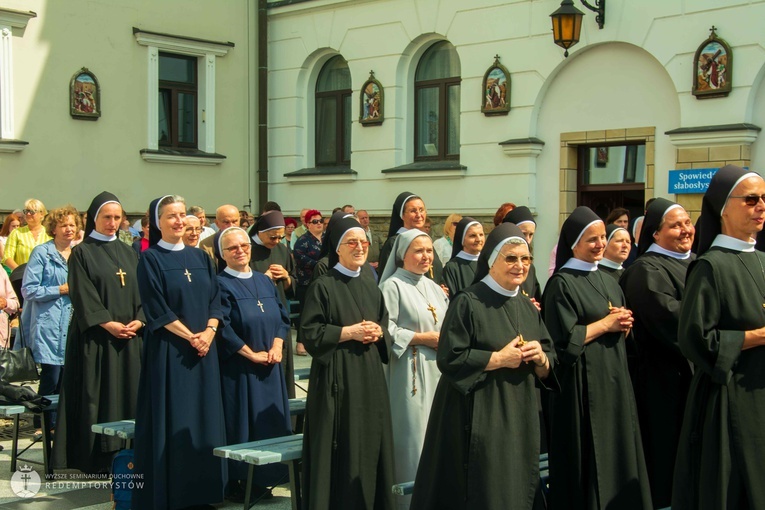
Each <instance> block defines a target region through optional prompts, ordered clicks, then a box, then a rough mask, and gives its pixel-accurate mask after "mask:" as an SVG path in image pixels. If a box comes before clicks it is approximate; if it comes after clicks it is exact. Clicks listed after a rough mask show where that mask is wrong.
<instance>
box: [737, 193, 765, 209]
mask: <svg viewBox="0 0 765 510" xmlns="http://www.w3.org/2000/svg"><path fill="white" fill-rule="evenodd" d="M728 198H743V199H744V203H745V204H746V205H748V206H749V207H754V206H755V205H757V204H759V203H760V200H762V201H763V203H765V195H744V196H731V197H728Z"/></svg>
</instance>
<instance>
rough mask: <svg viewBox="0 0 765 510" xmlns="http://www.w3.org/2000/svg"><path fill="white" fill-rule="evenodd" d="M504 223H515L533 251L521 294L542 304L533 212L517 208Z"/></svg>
mask: <svg viewBox="0 0 765 510" xmlns="http://www.w3.org/2000/svg"><path fill="white" fill-rule="evenodd" d="M502 223H513V224H515V225H516V226H517V227H518V228H519V229H521V232H523V237H524V239H526V242H527V243H528V244H529V250H532V263H531V266H529V275H528V276H527V277H526V281H525V282H523V284H522V285H521V292H523V293H524V294H525V295H527V296H528V297H530V298H532V299H533V300H534V303H537V304H541V303H542V286H541V285H539V279H538V278H537V269H536V267H534V263H533V260H534V257H533V248H532V246H531V242H532V239H533V238H534V234H535V233H536V230H537V222H536V221H534V216H533V215H532V214H531V210H530V209H529V208H528V207H526V206H525V205H521V206H519V207H516V208H515V209H513V210H511V211H508V213H507V214H506V215H505V218H504V219H503V220H502Z"/></svg>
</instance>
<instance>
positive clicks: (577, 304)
mask: <svg viewBox="0 0 765 510" xmlns="http://www.w3.org/2000/svg"><path fill="white" fill-rule="evenodd" d="M605 241H606V226H605V224H604V223H603V220H601V219H600V218H599V217H598V216H597V215H596V214H595V213H594V212H592V211H591V210H590V209H589V208H587V207H577V208H576V209H574V212H573V213H571V215H570V216H569V217H568V218H567V219H566V221H565V222H564V223H563V227H562V229H561V233H560V239H559V241H558V250H557V255H556V272H555V274H553V276H552V277H551V278H550V280H549V281H548V282H547V286H546V288H545V292H544V296H543V301H544V304H543V305H542V313H543V315H544V319H545V324H546V325H547V329H548V330H549V331H550V335H551V336H552V339H553V341H554V342H555V350H556V352H557V355H558V362H559V363H560V366H559V369H558V371H557V374H558V378H559V380H560V383H561V393H560V394H551V395H550V411H551V413H550V414H551V416H550V423H551V431H550V437H551V442H550V507H551V508H552V509H554V510H558V509H582V510H587V509H600V508H619V509H620V510H622V509H624V510H630V509H641V510H649V509H651V508H653V505H652V504H651V493H650V488H649V484H648V475H647V473H646V467H645V459H644V457H643V446H642V443H641V440H640V427H639V425H638V419H637V411H636V408H635V396H634V393H633V391H632V383H631V382H630V377H629V371H628V368H627V352H626V349H625V345H624V337H625V333H627V332H629V330H630V328H631V327H632V314H631V312H630V311H629V310H627V309H626V308H625V307H624V305H625V303H624V295H623V294H622V289H621V288H620V287H619V284H618V283H617V282H616V280H614V279H613V278H611V277H609V276H607V275H603V274H602V273H601V272H599V271H598V270H597V269H598V264H597V263H598V261H599V260H600V259H601V258H602V257H603V250H604V248H605Z"/></svg>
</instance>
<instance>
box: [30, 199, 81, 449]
mask: <svg viewBox="0 0 765 510" xmlns="http://www.w3.org/2000/svg"><path fill="white" fill-rule="evenodd" d="M44 224H45V231H46V233H47V234H48V235H49V236H51V237H53V240H51V241H48V242H46V243H44V244H41V245H40V246H37V247H36V248H35V249H34V250H33V251H32V255H31V256H30V258H29V262H28V263H27V268H26V270H25V271H24V280H23V284H22V287H21V293H22V295H23V296H24V309H23V311H22V313H21V328H22V333H23V338H24V344H25V345H26V346H28V347H29V348H30V349H32V354H33V356H34V359H35V361H36V362H37V363H39V364H40V366H41V371H40V389H39V393H40V394H41V395H57V394H58V392H59V390H60V388H61V378H62V376H63V373H64V352H65V350H66V336H67V330H68V329H69V319H70V317H71V315H72V301H71V300H70V299H69V285H68V284H67V277H68V274H69V270H68V268H67V262H68V261H69V254H70V253H71V252H72V248H71V244H72V241H73V240H74V238H75V236H76V235H77V232H79V231H80V229H81V228H82V222H81V220H80V215H79V214H78V213H77V211H76V210H75V209H74V208H73V207H71V206H67V207H61V208H59V209H55V210H53V211H51V212H50V214H48V216H47V217H46V218H45V222H44ZM17 345H19V344H18V343H17ZM49 416H50V419H49V421H48V423H49V424H50V427H51V429H53V428H55V426H56V413H55V412H51V413H50V415H49ZM35 427H37V429H38V430H37V432H36V433H35V436H36V437H40V435H41V431H40V430H39V428H40V418H39V416H35Z"/></svg>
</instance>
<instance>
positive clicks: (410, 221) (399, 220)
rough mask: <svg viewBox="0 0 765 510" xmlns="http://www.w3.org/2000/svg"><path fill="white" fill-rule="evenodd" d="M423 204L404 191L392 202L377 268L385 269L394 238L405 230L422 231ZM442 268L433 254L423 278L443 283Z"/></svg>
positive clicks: (416, 197) (419, 199) (435, 254)
mask: <svg viewBox="0 0 765 510" xmlns="http://www.w3.org/2000/svg"><path fill="white" fill-rule="evenodd" d="M427 214H428V213H427V211H426V210H425V204H424V202H423V201H422V198H420V196H419V195H415V194H414V193H410V192H408V191H404V192H403V193H401V194H399V196H398V197H396V200H395V202H393V210H392V211H391V213H390V225H389V226H388V239H386V240H385V243H383V245H382V248H380V264H379V265H378V266H377V267H385V264H387V262H388V257H390V254H391V251H392V250H393V242H394V241H395V240H396V236H397V235H398V234H400V233H401V232H404V231H406V230H409V229H412V228H417V229H420V230H422V229H423V226H424V225H425V219H426V218H427ZM443 272H444V266H443V264H442V263H441V259H440V258H439V257H438V254H437V253H434V254H433V266H432V267H431V268H430V271H429V272H427V273H425V276H427V277H428V278H430V279H431V280H433V281H434V282H436V283H437V284H439V285H443V283H444V275H443Z"/></svg>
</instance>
